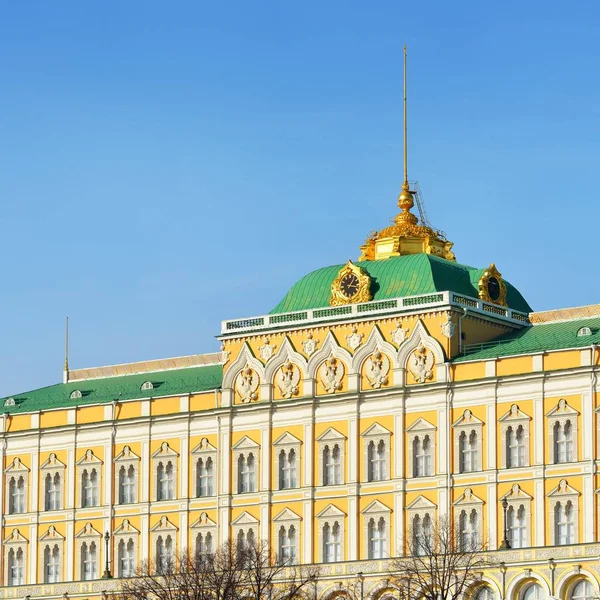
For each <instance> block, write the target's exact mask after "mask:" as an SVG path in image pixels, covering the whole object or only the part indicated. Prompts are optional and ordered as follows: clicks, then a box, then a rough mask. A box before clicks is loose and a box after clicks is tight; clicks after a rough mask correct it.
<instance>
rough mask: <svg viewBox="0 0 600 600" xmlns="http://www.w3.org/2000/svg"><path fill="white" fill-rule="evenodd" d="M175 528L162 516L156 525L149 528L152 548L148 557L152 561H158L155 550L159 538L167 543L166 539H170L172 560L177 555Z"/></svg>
mask: <svg viewBox="0 0 600 600" xmlns="http://www.w3.org/2000/svg"><path fill="white" fill-rule="evenodd" d="M177 531H178V529H177V527H175V525H173V523H171V522H170V521H169V519H168V518H167V517H166V516H165V515H163V516H162V517H161V518H160V519H159V521H158V523H156V525H154V526H153V527H151V528H150V535H151V540H152V546H151V552H150V556H151V558H152V559H158V556H157V555H156V548H157V543H158V541H159V538H160V537H162V539H163V540H164V541H165V543H166V541H167V538H168V537H169V536H170V537H171V553H172V558H174V557H175V556H176V554H177Z"/></svg>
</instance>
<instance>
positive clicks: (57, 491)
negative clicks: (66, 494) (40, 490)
mask: <svg viewBox="0 0 600 600" xmlns="http://www.w3.org/2000/svg"><path fill="white" fill-rule="evenodd" d="M44 492H45V494H44V497H45V509H46V510H60V509H61V508H62V478H61V474H60V473H54V474H52V473H48V474H47V475H46V478H45V479H44Z"/></svg>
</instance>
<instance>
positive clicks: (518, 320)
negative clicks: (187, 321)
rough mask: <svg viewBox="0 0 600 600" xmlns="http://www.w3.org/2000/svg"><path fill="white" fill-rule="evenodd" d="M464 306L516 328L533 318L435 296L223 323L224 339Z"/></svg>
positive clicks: (458, 296)
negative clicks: (262, 332)
mask: <svg viewBox="0 0 600 600" xmlns="http://www.w3.org/2000/svg"><path fill="white" fill-rule="evenodd" d="M448 305H450V306H460V307H464V308H467V309H468V310H470V311H472V312H474V313H480V314H487V315H490V316H492V315H493V316H494V317H496V318H500V319H502V320H504V321H508V322H510V323H512V324H518V325H529V324H530V323H529V315H528V314H527V313H523V312H519V311H517V310H513V309H511V308H507V307H505V306H498V305H497V304H490V303H489V302H484V301H483V300H480V299H479V298H471V297H469V296H464V295H462V294H456V293H454V292H435V293H432V294H419V295H417V296H405V297H403V298H390V299H388V300H372V301H371V302H363V303H360V304H345V305H343V306H326V307H322V308H311V309H307V310H299V311H293V312H288V313H275V314H270V315H262V316H258V317H249V318H245V319H233V320H230V321H223V322H222V323H221V335H225V336H228V335H234V334H242V335H245V334H247V333H253V332H256V331H268V330H275V329H282V328H290V327H293V326H299V327H307V326H309V325H312V324H316V323H323V322H332V321H347V320H351V319H355V318H357V317H361V316H367V315H369V316H375V315H389V314H393V313H404V312H408V311H411V312H414V311H415V310H417V309H420V308H422V309H432V308H436V307H441V306H448Z"/></svg>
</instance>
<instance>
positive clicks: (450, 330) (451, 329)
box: [441, 315, 456, 338]
mask: <svg viewBox="0 0 600 600" xmlns="http://www.w3.org/2000/svg"><path fill="white" fill-rule="evenodd" d="M441 328H442V335H443V336H444V337H447V338H451V337H452V336H453V335H454V333H455V332H456V325H455V324H454V323H453V322H452V317H451V316H450V315H447V316H446V322H445V323H442V325H441Z"/></svg>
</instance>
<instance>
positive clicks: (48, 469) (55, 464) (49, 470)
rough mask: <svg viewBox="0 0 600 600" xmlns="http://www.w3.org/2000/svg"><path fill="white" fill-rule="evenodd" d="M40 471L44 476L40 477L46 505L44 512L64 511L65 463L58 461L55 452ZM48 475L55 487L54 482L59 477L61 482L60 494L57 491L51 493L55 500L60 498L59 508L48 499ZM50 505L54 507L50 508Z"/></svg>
mask: <svg viewBox="0 0 600 600" xmlns="http://www.w3.org/2000/svg"><path fill="white" fill-rule="evenodd" d="M40 471H41V475H42V476H41V477H40V480H41V481H40V484H41V486H42V489H43V504H44V507H43V512H55V511H59V510H64V506H65V483H66V482H65V473H66V465H65V464H64V463H62V462H61V461H60V460H58V458H57V457H56V454H55V453H54V452H51V453H50V455H49V456H48V459H47V460H46V461H45V462H44V463H43V464H42V466H41V467H40ZM48 475H50V477H51V481H52V485H53V486H54V480H55V479H56V477H57V476H58V478H59V480H60V489H59V490H58V494H57V492H56V490H55V489H53V490H52V491H51V493H52V494H54V497H55V498H56V497H58V500H59V506H54V505H53V504H52V503H50V502H49V500H50V499H49V497H48V488H47V486H46V479H47V478H48ZM50 505H52V506H51V507H50V508H49V506H50Z"/></svg>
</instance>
